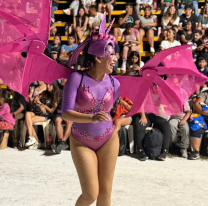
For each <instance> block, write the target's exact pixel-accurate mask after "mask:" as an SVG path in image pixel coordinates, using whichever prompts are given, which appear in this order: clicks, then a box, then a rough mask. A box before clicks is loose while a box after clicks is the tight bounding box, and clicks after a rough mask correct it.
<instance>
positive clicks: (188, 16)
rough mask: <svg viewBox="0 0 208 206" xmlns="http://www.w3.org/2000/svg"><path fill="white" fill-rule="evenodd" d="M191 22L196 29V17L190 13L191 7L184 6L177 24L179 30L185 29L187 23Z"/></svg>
mask: <svg viewBox="0 0 208 206" xmlns="http://www.w3.org/2000/svg"><path fill="white" fill-rule="evenodd" d="M189 21H190V22H192V24H193V25H194V24H195V26H194V27H197V25H198V17H197V16H196V15H195V14H193V13H192V6H191V5H186V7H185V14H182V15H181V16H180V23H179V30H183V29H185V28H186V25H187V23H188V22H189Z"/></svg>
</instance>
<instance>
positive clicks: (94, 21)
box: [89, 5, 103, 31]
mask: <svg viewBox="0 0 208 206" xmlns="http://www.w3.org/2000/svg"><path fill="white" fill-rule="evenodd" d="M102 18H103V14H102V13H100V12H97V8H96V6H94V5H92V6H90V8H89V28H90V30H91V31H92V30H97V29H99V26H100V23H101V22H102Z"/></svg>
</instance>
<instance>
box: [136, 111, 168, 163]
mask: <svg viewBox="0 0 208 206" xmlns="http://www.w3.org/2000/svg"><path fill="white" fill-rule="evenodd" d="M152 124H154V127H156V128H157V129H159V130H160V131H161V133H162V134H163V135H164V139H163V145H162V150H161V154H160V156H159V157H158V159H159V160H163V161H164V160H165V159H166V155H167V153H168V150H169V144H170V138H171V130H170V125H169V123H168V121H167V120H166V119H165V118H163V117H160V116H157V115H155V114H153V113H144V112H142V113H139V114H136V115H134V116H133V128H134V140H135V141H136V146H137V149H138V151H139V160H141V161H145V160H147V159H148V157H147V155H146V154H145V152H144V148H143V146H142V141H143V139H144V136H145V130H146V128H147V127H151V126H152Z"/></svg>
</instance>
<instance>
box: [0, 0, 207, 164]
mask: <svg viewBox="0 0 208 206" xmlns="http://www.w3.org/2000/svg"><path fill="white" fill-rule="evenodd" d="M58 2H59V1H58V0H52V13H51V32H50V34H51V35H52V36H54V40H53V42H51V43H49V44H48V46H47V49H46V51H45V53H46V54H47V55H48V56H49V57H50V58H51V59H53V60H54V61H56V62H58V63H61V64H63V65H66V64H67V61H68V60H69V58H70V56H71V55H72V54H73V51H74V50H75V49H76V48H77V46H78V45H79V44H80V43H82V41H83V37H86V36H87V35H89V34H90V33H91V31H92V30H96V29H98V28H99V26H100V23H101V21H102V17H103V12H104V11H105V10H106V11H107V12H108V19H107V22H109V23H110V22H111V21H112V15H111V12H112V11H113V10H115V6H116V0H100V1H97V2H96V1H95V0H73V1H72V2H71V4H70V5H69V8H66V9H64V10H63V11H64V13H65V14H67V15H71V14H73V21H72V22H70V24H68V25H69V27H67V32H66V33H67V42H66V43H63V42H62V40H61V36H60V35H59V34H58V33H57V28H56V27H55V24H54V22H55V16H54V11H56V10H58ZM155 4H156V5H155ZM159 7H160V8H161V10H162V11H163V16H162V18H161V19H159V18H158V16H157V15H154V11H153V10H155V9H157V10H159ZM125 8H126V13H125V14H121V15H120V16H119V17H118V22H115V23H116V26H115V27H114V28H113V31H112V34H113V35H114V36H115V37H116V40H117V42H116V45H115V53H116V56H117V58H118V59H120V61H119V62H118V63H117V64H116V66H115V68H114V73H115V74H119V73H121V75H130V76H138V75H139V73H140V70H142V67H143V66H144V64H145V63H144V62H143V61H141V57H140V49H141V43H142V42H143V38H144V37H145V36H146V37H147V41H148V43H149V46H150V49H149V50H150V53H152V55H154V54H155V53H156V51H157V52H159V51H160V50H164V49H168V48H171V47H175V46H179V45H182V44H190V45H192V49H193V58H194V61H195V63H196V66H197V68H198V70H199V72H201V73H203V74H204V75H206V76H208V68H207V62H208V32H207V31H208V23H207V22H208V2H207V1H205V4H204V6H203V7H202V8H201V14H199V12H198V9H199V6H198V1H195V0H178V1H176V2H175V0H161V1H153V0H136V2H135V4H132V3H127V4H126V5H125ZM183 9H184V13H183V14H182V10H183ZM157 36H158V37H159V39H160V41H161V43H160V46H159V48H156V47H155V41H154V38H155V37H157ZM79 61H81V60H80V59H79V58H78V62H79ZM119 68H120V69H119ZM120 71H121V72H120ZM65 82H66V80H65V79H60V80H58V81H56V82H54V83H53V84H52V85H46V84H45V83H44V82H40V81H38V82H34V83H33V85H31V87H30V92H29V99H30V101H29V103H28V104H27V105H26V102H25V100H24V98H23V97H22V96H21V95H20V94H18V93H16V92H14V91H9V92H10V93H11V95H12V96H13V101H14V106H15V108H12V109H11V111H9V113H10V112H12V116H13V118H14V119H15V120H16V125H15V127H14V128H15V129H14V131H13V134H12V144H13V147H15V148H17V146H18V141H19V139H20V132H19V121H20V120H22V119H24V124H25V126H26V127H27V130H28V134H29V138H28V140H27V142H26V147H28V148H29V149H37V148H38V143H39V142H40V139H39V137H38V135H37V134H36V132H35V129H34V128H33V123H36V122H42V121H47V120H48V119H52V120H53V122H54V124H55V127H56V133H57V137H58V140H59V143H60V144H67V143H66V140H67V139H68V137H69V135H70V132H71V126H72V123H70V122H65V129H64V128H63V126H62V123H63V120H62V118H61V109H60V108H61V101H62V90H63V87H64V84H65ZM206 88H207V83H206V84H204V85H203V86H202V87H201V88H200V89H199V90H198V91H196V93H195V94H193V95H197V96H196V101H195V102H194V103H193V105H192V107H190V106H189V104H188V102H186V103H185V104H184V111H183V113H182V114H175V115H173V116H171V117H160V116H157V115H154V114H150V113H149V114H145V113H140V114H137V115H135V116H134V117H133V119H129V120H128V122H129V123H131V122H132V124H133V126H134V138H135V140H136V144H137V149H138V151H139V159H140V160H146V159H147V155H146V154H145V152H144V149H143V146H142V140H143V137H144V135H145V129H146V127H149V126H151V125H152V124H153V123H154V125H155V126H156V127H157V128H158V129H159V130H160V131H161V132H162V133H163V134H164V141H163V147H162V151H161V156H160V159H161V160H165V158H166V154H167V152H168V151H169V146H170V145H171V143H174V144H175V145H176V146H178V147H179V148H180V149H181V156H182V157H184V158H187V157H188V154H187V149H188V147H189V145H191V147H192V148H193V151H192V152H191V154H190V156H189V158H190V159H198V158H199V151H200V144H201V137H202V135H203V134H204V132H205V128H203V127H202V128H200V129H199V130H197V131H196V132H193V131H191V129H190V127H189V125H188V120H189V118H190V116H191V110H192V111H195V112H196V113H198V114H201V115H207V116H208V113H207V111H203V110H202V108H201V105H200V104H201V103H205V104H208V102H207V101H208V100H207V99H208V93H207V92H206ZM202 91H203V92H202ZM4 104H7V102H6V101H5V99H4V97H0V114H1V115H2V114H3V113H2V111H1V110H2V109H1V107H2V106H3V105H4ZM123 105H126V107H128V105H127V104H126V103H123ZM128 109H129V108H128ZM7 112H8V111H7ZM123 119H124V118H123V117H122V118H121V119H120V120H121V121H120V120H119V119H118V121H116V124H115V125H116V127H117V128H120V127H121V126H125V125H126V124H127V123H126V121H124V120H123ZM0 126H1V125H0ZM178 131H179V132H180V138H178ZM189 133H190V135H189ZM0 142H1V139H0Z"/></svg>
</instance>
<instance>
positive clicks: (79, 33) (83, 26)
mask: <svg viewBox="0 0 208 206" xmlns="http://www.w3.org/2000/svg"><path fill="white" fill-rule="evenodd" d="M88 21H89V18H88V16H87V15H86V14H85V10H84V8H83V7H81V8H79V11H78V15H77V16H74V19H73V29H74V31H75V34H76V39H77V44H79V43H81V42H82V37H83V36H84V33H85V31H86V30H87V24H88Z"/></svg>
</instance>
